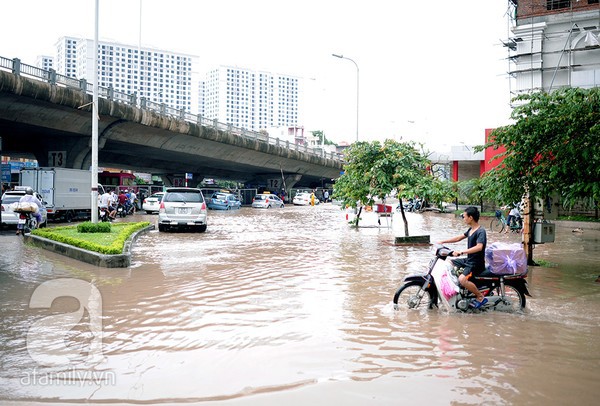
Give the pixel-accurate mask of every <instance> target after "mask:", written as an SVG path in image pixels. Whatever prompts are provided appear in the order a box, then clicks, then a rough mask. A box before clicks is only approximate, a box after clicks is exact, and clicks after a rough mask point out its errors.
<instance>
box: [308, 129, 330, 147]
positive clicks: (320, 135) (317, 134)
mask: <svg viewBox="0 0 600 406" xmlns="http://www.w3.org/2000/svg"><path fill="white" fill-rule="evenodd" d="M312 135H313V136H314V137H317V138H318V139H319V143H320V144H321V145H336V144H335V142H333V141H330V140H328V139H327V137H325V133H324V132H323V131H320V130H319V131H312Z"/></svg>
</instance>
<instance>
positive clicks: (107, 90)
mask: <svg viewBox="0 0 600 406" xmlns="http://www.w3.org/2000/svg"><path fill="white" fill-rule="evenodd" d="M0 69H4V70H8V71H10V72H12V73H13V74H14V75H17V76H24V77H28V78H32V79H36V80H40V81H43V82H48V83H51V84H53V85H56V86H64V87H68V88H74V89H79V90H81V91H84V92H86V93H87V94H90V95H91V94H93V85H92V84H91V83H88V82H87V80H85V79H75V78H72V77H69V76H65V75H61V74H60V73H56V71H55V70H54V69H50V70H44V69H41V68H38V67H36V66H32V65H27V64H24V63H22V62H21V60H20V59H19V58H14V59H9V58H5V57H2V56H0ZM98 97H101V98H103V99H108V100H112V101H116V102H119V103H124V104H128V105H130V106H135V107H138V108H140V109H143V110H149V111H154V112H156V113H158V114H161V115H164V116H169V117H173V118H176V119H179V120H185V121H188V122H192V123H196V124H198V125H201V126H205V127H211V128H215V129H217V130H221V131H225V132H228V133H230V134H234V135H236V136H239V137H243V138H247V139H251V140H258V141H263V142H267V143H269V144H271V145H275V146H278V147H282V148H286V149H289V150H295V151H300V152H304V153H307V154H311V155H316V156H319V157H322V158H328V159H334V160H337V161H342V155H340V154H338V153H335V152H325V151H324V150H322V149H321V148H314V147H308V146H307V145H306V144H305V145H299V144H296V143H290V142H289V141H282V140H280V139H279V138H276V137H270V136H269V135H268V134H263V133H259V132H256V131H251V130H247V129H244V128H238V127H234V126H232V125H231V124H225V123H220V122H218V121H217V120H216V119H214V120H211V119H208V118H206V117H202V116H200V115H198V114H193V113H190V112H187V111H185V110H184V109H181V110H177V109H175V108H173V107H170V106H167V105H166V104H164V103H156V102H153V101H151V100H148V99H146V98H145V97H137V94H136V93H132V94H128V93H123V92H120V91H116V90H114V89H113V88H112V87H104V86H98Z"/></svg>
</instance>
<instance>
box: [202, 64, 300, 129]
mask: <svg viewBox="0 0 600 406" xmlns="http://www.w3.org/2000/svg"><path fill="white" fill-rule="evenodd" d="M300 88H301V79H300V78H298V77H295V76H290V75H282V74H274V73H270V72H264V71H255V70H250V69H244V68H240V67H233V66H219V67H218V68H216V69H213V70H210V71H209V72H208V73H207V74H206V80H205V81H204V82H201V83H200V87H199V114H200V115H202V116H203V117H206V118H209V119H217V120H218V121H219V122H223V123H227V124H231V125H233V126H235V127H241V128H245V129H248V130H253V131H260V130H266V129H268V128H272V127H282V126H287V127H292V126H296V125H298V123H299V122H300V108H299V97H300V94H301V91H300Z"/></svg>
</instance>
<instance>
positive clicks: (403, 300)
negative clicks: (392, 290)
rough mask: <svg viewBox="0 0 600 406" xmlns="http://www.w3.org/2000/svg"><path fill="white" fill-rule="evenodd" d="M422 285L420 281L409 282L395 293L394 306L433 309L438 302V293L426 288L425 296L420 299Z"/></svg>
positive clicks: (398, 307)
mask: <svg viewBox="0 0 600 406" xmlns="http://www.w3.org/2000/svg"><path fill="white" fill-rule="evenodd" d="M421 287H422V285H421V284H420V283H419V282H409V283H407V284H406V285H403V286H401V287H400V289H398V291H396V294H395V295H394V307H395V308H396V309H400V308H409V309H416V308H421V309H431V308H433V306H434V305H435V304H437V295H436V294H435V292H433V291H432V290H431V289H426V290H425V292H423V297H422V298H421V300H420V301H419V297H418V294H419V291H420V290H421Z"/></svg>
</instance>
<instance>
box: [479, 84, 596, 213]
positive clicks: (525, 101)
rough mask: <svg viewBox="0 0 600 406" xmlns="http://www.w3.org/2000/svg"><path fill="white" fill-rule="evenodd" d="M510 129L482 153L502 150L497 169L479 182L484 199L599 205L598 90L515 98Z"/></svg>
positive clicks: (498, 134)
mask: <svg viewBox="0 0 600 406" xmlns="http://www.w3.org/2000/svg"><path fill="white" fill-rule="evenodd" d="M516 101H517V102H520V103H522V104H521V105H520V106H518V107H516V108H515V109H514V110H513V112H512V115H511V117H512V119H513V120H514V121H515V123H514V124H511V125H508V126H504V127H500V128H497V129H496V130H494V131H493V132H492V134H491V137H490V140H489V142H488V143H487V144H486V145H484V146H483V147H478V148H477V149H478V150H482V149H483V148H485V147H493V148H498V147H500V146H503V147H505V148H506V152H505V153H503V154H500V156H503V157H504V161H503V162H502V164H501V165H499V166H498V167H496V168H495V169H494V170H492V171H490V172H488V174H487V176H486V177H485V179H484V180H483V182H484V185H485V186H486V190H488V197H490V198H493V199H494V200H497V201H504V202H510V201H517V200H520V198H521V196H522V194H523V193H524V191H525V190H528V191H529V193H530V194H531V195H532V196H537V197H542V198H543V197H546V196H549V195H551V194H553V193H559V194H560V195H561V198H562V200H563V202H565V203H566V204H567V205H569V204H573V203H574V202H576V201H577V199H580V198H593V199H594V200H595V201H598V200H599V199H600V88H597V87H596V88H593V89H587V90H586V89H580V88H564V89H560V90H557V91H555V92H552V93H534V94H530V95H521V96H519V97H517V98H516Z"/></svg>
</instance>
